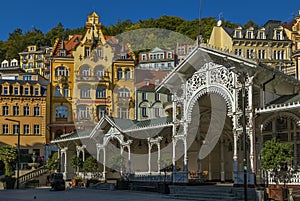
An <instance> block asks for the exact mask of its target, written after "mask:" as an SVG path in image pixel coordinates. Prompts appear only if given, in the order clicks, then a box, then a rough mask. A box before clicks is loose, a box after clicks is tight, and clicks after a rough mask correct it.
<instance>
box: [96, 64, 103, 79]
mask: <svg viewBox="0 0 300 201" xmlns="http://www.w3.org/2000/svg"><path fill="white" fill-rule="evenodd" d="M94 76H96V77H98V78H103V77H104V76H105V69H104V67H102V66H97V67H95V69H94Z"/></svg>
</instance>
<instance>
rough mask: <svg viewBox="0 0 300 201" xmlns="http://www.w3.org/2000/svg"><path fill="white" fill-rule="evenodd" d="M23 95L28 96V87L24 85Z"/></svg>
mask: <svg viewBox="0 0 300 201" xmlns="http://www.w3.org/2000/svg"><path fill="white" fill-rule="evenodd" d="M24 95H25V96H28V95H29V88H28V87H25V88H24Z"/></svg>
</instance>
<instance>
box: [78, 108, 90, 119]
mask: <svg viewBox="0 0 300 201" xmlns="http://www.w3.org/2000/svg"><path fill="white" fill-rule="evenodd" d="M77 114H78V120H89V119H90V111H89V108H88V107H87V106H78V107H77Z"/></svg>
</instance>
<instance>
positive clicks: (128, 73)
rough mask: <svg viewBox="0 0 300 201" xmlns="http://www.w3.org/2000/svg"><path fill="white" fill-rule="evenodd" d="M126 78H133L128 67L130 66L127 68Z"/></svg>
mask: <svg viewBox="0 0 300 201" xmlns="http://www.w3.org/2000/svg"><path fill="white" fill-rule="evenodd" d="M125 79H126V80H129V79H131V73H130V69H128V68H127V69H126V70H125Z"/></svg>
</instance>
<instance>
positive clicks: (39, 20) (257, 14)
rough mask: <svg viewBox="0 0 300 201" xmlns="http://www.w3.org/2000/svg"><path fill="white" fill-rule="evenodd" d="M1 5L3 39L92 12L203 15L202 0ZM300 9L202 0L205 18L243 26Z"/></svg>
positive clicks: (268, 2)
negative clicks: (17, 30)
mask: <svg viewBox="0 0 300 201" xmlns="http://www.w3.org/2000/svg"><path fill="white" fill-rule="evenodd" d="M1 4H2V6H1V8H2V9H1V12H0V16H1V17H0V22H1V29H0V40H6V39H7V38H8V35H9V33H11V32H13V30H15V29H16V28H21V29H22V30H23V32H26V31H29V30H30V29H31V28H32V27H36V28H37V29H40V30H42V31H43V32H44V33H45V32H47V31H49V30H50V29H51V28H52V27H54V26H56V25H57V24H58V23H59V22H61V23H62V24H63V25H64V27H65V28H77V27H82V26H84V23H85V21H86V17H87V15H88V14H89V13H91V12H92V11H96V12H97V13H98V14H99V15H100V20H101V21H102V23H103V24H104V25H106V26H108V25H111V24H115V23H116V22H117V20H118V19H121V20H126V19H131V20H132V21H133V22H136V21H138V20H144V19H148V18H151V17H152V18H159V17H160V16H162V15H170V16H178V17H181V18H184V19H187V20H192V19H195V18H199V16H200V14H199V13H200V0H151V1H138V0H131V1H124V0H51V1H40V0H27V1H23V0H8V1H6V0H5V1H3V2H1ZM299 9H300V1H299V0H288V1H282V0H251V1H241V0H239V1H238V0H202V17H214V18H216V19H218V16H219V15H220V14H221V17H222V19H224V20H229V21H231V22H234V23H239V24H242V25H243V24H245V23H246V22H247V21H248V20H249V19H252V20H253V21H255V22H256V23H257V24H258V25H261V26H262V25H263V24H264V23H265V22H267V20H269V19H274V20H280V21H287V22H290V21H291V20H292V19H293V17H295V16H297V15H298V10H299Z"/></svg>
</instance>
